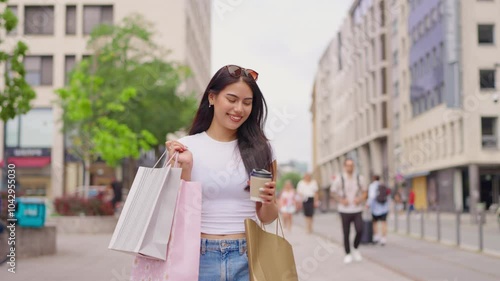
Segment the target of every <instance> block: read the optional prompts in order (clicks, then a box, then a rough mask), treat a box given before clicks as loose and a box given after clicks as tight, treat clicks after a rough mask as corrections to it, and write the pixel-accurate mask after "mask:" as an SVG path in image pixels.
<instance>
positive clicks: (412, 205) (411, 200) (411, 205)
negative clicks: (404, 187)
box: [408, 187, 415, 214]
mask: <svg viewBox="0 0 500 281" xmlns="http://www.w3.org/2000/svg"><path fill="white" fill-rule="evenodd" d="M414 210H415V191H414V190H413V187H411V189H410V194H409V195H408V214H411V212H412V211H414Z"/></svg>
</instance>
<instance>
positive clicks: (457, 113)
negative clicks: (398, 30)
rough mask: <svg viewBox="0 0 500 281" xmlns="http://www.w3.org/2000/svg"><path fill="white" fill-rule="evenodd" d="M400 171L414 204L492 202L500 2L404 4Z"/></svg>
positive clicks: (498, 153) (449, 206)
mask: <svg viewBox="0 0 500 281" xmlns="http://www.w3.org/2000/svg"><path fill="white" fill-rule="evenodd" d="M408 5H409V18H408V34H409V35H410V37H411V45H410V50H409V52H410V57H409V69H410V73H411V85H410V97H409V107H406V108H403V111H404V115H405V119H406V120H405V122H404V128H403V130H402V141H403V151H404V153H403V154H404V161H403V163H402V165H401V166H400V167H399V168H400V169H401V170H403V171H404V174H405V177H406V179H408V183H409V185H410V186H413V188H414V189H415V192H416V195H417V199H418V198H420V199H419V200H418V202H416V203H417V206H416V207H417V208H421V209H426V208H428V207H432V206H433V205H435V204H439V206H440V208H441V209H443V210H455V209H458V210H469V209H471V210H475V204H477V203H478V202H483V203H485V204H486V207H489V206H490V205H491V204H492V203H498V200H499V185H500V145H499V142H498V132H499V131H500V124H499V122H498V119H499V117H500V104H499V103H498V101H496V100H495V99H497V98H496V97H497V96H498V88H497V85H496V81H497V80H498V67H499V66H500V64H499V63H500V61H499V60H500V47H499V46H498V43H497V42H496V41H497V40H498V38H500V37H499V36H500V32H499V29H498V26H499V24H500V18H499V17H498V14H499V12H500V1H498V0H494V1H448V0H442V1H417V0H413V1H409V4H408Z"/></svg>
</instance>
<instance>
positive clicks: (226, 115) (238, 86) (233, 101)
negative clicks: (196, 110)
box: [208, 80, 253, 133]
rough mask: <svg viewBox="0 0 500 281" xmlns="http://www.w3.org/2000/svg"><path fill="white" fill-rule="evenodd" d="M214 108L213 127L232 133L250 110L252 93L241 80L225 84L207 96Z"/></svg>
mask: <svg viewBox="0 0 500 281" xmlns="http://www.w3.org/2000/svg"><path fill="white" fill-rule="evenodd" d="M208 100H209V102H210V104H212V106H213V108H214V118H213V120H212V125H211V127H212V126H214V129H215V128H216V129H217V130H221V131H226V132H229V133H234V132H235V131H236V130H237V129H238V128H239V127H240V126H241V124H243V123H244V122H245V121H246V120H247V119H248V116H250V113H251V112H252V100H253V93H252V90H251V89H250V87H249V86H248V85H247V84H246V83H245V82H243V81H241V80H240V81H238V82H236V83H233V84H229V85H227V86H226V87H225V88H224V89H222V90H221V91H220V92H219V94H217V95H216V94H214V93H211V94H210V95H209V96H208Z"/></svg>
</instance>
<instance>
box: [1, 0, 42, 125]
mask: <svg viewBox="0 0 500 281" xmlns="http://www.w3.org/2000/svg"><path fill="white" fill-rule="evenodd" d="M0 3H3V4H4V5H5V4H6V3H7V0H0ZM17 22H18V20H17V17H16V15H14V13H13V12H12V10H11V9H9V8H5V10H4V11H3V12H2V13H0V29H2V31H1V33H2V34H4V32H5V34H8V33H9V32H11V31H12V30H14V28H16V26H17ZM3 42H4V40H2V39H1V38H0V45H1V44H2V43H3ZM27 51H28V46H26V44H25V43H23V42H22V41H18V42H16V44H15V46H14V48H13V49H12V50H10V51H6V50H3V49H1V48H0V65H4V64H6V65H7V68H6V71H5V74H4V80H3V82H4V83H3V85H2V86H1V90H0V119H1V120H2V121H3V122H7V121H8V120H9V119H13V118H14V117H16V116H17V115H20V114H25V113H27V112H28V111H29V110H30V109H31V104H30V102H31V100H33V99H34V98H35V96H36V95H35V91H33V89H32V88H31V86H30V85H29V84H28V83H27V82H26V80H25V75H26V71H25V70H24V64H23V60H24V57H25V55H26V52H27Z"/></svg>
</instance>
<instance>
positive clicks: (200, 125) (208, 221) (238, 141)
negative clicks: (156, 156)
mask: <svg viewBox="0 0 500 281" xmlns="http://www.w3.org/2000/svg"><path fill="white" fill-rule="evenodd" d="M257 76H258V74H257V72H255V71H253V70H251V69H244V68H242V67H239V66H236V65H226V66H224V67H222V68H221V69H219V71H217V73H215V75H214V77H212V79H211V80H210V82H209V84H208V86H207V89H206V90H205V93H204V95H203V97H202V99H201V103H200V107H199V108H198V112H197V113H196V116H195V119H194V121H193V125H192V127H191V130H190V132H189V136H187V137H184V138H181V139H179V140H178V141H168V142H167V143H166V146H167V149H168V152H169V154H170V155H172V153H174V152H179V159H178V161H179V163H180V165H181V168H182V179H184V180H186V181H197V182H201V184H202V189H203V197H202V215H201V244H200V253H201V255H200V268H199V280H200V281H209V280H234V281H243V280H249V272H248V257H247V254H246V240H245V225H244V220H245V219H247V218H251V219H256V218H258V219H259V220H260V221H262V222H263V223H264V224H268V223H271V222H273V221H274V220H275V219H276V218H277V216H278V207H277V203H276V200H275V185H276V184H275V180H274V178H273V180H272V181H271V182H269V183H267V184H266V185H265V187H264V188H262V189H261V193H260V198H261V199H262V202H254V201H251V200H250V193H249V187H248V184H249V174H250V172H251V171H252V169H267V170H269V171H271V172H272V173H273V177H274V175H275V174H276V173H275V171H276V160H275V158H274V155H273V150H272V148H271V146H270V144H269V142H268V140H267V138H266V136H265V134H264V123H265V120H266V112H267V105H266V102H265V100H264V97H263V95H262V92H261V91H260V89H259V87H258V86H257V83H256V80H257Z"/></svg>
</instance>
